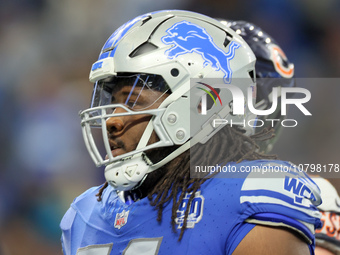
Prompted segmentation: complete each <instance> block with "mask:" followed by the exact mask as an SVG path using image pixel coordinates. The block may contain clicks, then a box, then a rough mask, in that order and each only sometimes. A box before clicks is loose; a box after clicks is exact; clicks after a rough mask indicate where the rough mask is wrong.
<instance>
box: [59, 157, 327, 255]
mask: <svg viewBox="0 0 340 255" xmlns="http://www.w3.org/2000/svg"><path fill="white" fill-rule="evenodd" d="M227 166H228V167H229V170H228V169H227V168H223V169H220V170H221V173H219V174H217V175H216V176H215V177H216V178H211V179H209V180H207V181H205V182H204V183H203V184H202V185H201V188H200V190H199V191H198V192H196V193H195V198H194V199H193V201H192V203H191V204H188V203H187V202H188V199H189V196H190V194H185V197H184V199H183V202H182V204H181V205H180V207H179V209H178V211H177V218H176V219H175V222H176V228H177V231H176V232H174V231H173V230H172V227H171V209H172V202H168V203H167V204H166V205H165V206H164V208H163V218H162V221H161V222H158V221H157V210H156V209H155V208H154V207H153V206H151V205H150V201H149V200H148V198H143V199H141V200H138V201H136V202H134V203H132V204H129V205H128V204H127V203H125V202H123V201H122V200H121V199H120V198H119V196H118V195H117V193H116V192H115V190H113V188H112V187H110V186H109V187H107V188H106V189H105V190H104V192H103V196H102V201H101V202H98V201H97V197H96V196H95V195H96V194H97V193H98V190H99V188H100V187H94V188H91V189H89V190H88V191H86V192H85V193H83V194H82V195H80V196H79V197H78V198H76V199H75V200H74V202H73V203H72V205H71V207H70V209H69V210H68V211H67V212H66V214H65V216H64V218H63V219H62V221H61V224H60V226H61V229H62V232H63V233H62V244H63V252H64V254H65V255H94V254H96V255H108V254H110V255H116V254H125V255H130V254H144V255H149V254H164V255H169V254H195V255H197V254H205V255H206V254H232V253H233V251H234V250H235V248H236V247H237V245H238V244H239V243H240V242H241V241H242V239H243V238H244V237H245V236H246V235H247V234H248V233H249V231H251V230H252V229H253V227H254V226H255V225H256V224H261V225H270V226H280V227H282V226H287V227H289V228H290V229H293V230H295V231H296V233H297V234H299V235H301V236H302V237H303V238H304V239H305V240H306V242H307V243H308V244H309V245H310V250H311V253H313V252H312V247H313V245H314V229H315V227H316V226H318V225H319V224H320V220H319V218H320V216H321V215H320V213H319V212H318V210H317V209H316V207H315V205H316V204H318V203H319V202H320V196H319V189H318V187H317V186H316V185H315V183H314V182H313V181H312V180H311V179H310V178H309V177H307V175H305V174H304V173H301V172H299V171H296V169H295V168H294V167H293V166H292V165H291V164H289V163H287V162H283V161H265V160H258V161H244V162H241V163H239V164H236V163H230V164H228V165H227ZM269 166H271V168H270V167H269ZM273 166H276V167H277V168H276V170H275V168H273ZM261 169H262V171H261V172H259V171H260V170H261ZM227 170H228V171H229V172H228V173H224V172H226V171H227ZM264 172H265V173H264ZM187 206H190V209H189V216H188V219H187V225H186V227H187V229H186V230H185V232H184V235H183V238H182V240H181V241H178V238H179V233H180V230H181V228H182V227H183V224H184V212H185V210H186V208H187Z"/></svg>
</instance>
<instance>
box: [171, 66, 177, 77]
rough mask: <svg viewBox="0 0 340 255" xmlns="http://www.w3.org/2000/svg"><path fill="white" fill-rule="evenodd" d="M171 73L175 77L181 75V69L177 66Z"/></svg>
mask: <svg viewBox="0 0 340 255" xmlns="http://www.w3.org/2000/svg"><path fill="white" fill-rule="evenodd" d="M170 73H171V75H172V76H173V77H177V76H178V75H179V71H178V69H177V68H173V69H171V71H170Z"/></svg>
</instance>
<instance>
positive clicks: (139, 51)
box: [129, 42, 158, 58]
mask: <svg viewBox="0 0 340 255" xmlns="http://www.w3.org/2000/svg"><path fill="white" fill-rule="evenodd" d="M156 49H158V47H157V46H156V45H154V44H152V43H149V42H146V43H143V44H141V45H139V46H138V47H137V48H136V49H135V50H134V51H132V52H131V53H130V55H129V57H130V58H134V57H137V56H140V55H143V54H145V53H148V52H151V51H154V50H156Z"/></svg>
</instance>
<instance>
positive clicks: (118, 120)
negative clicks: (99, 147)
mask: <svg viewBox="0 0 340 255" xmlns="http://www.w3.org/2000/svg"><path fill="white" fill-rule="evenodd" d="M122 112H125V110H124V109H120V108H116V109H115V110H114V111H113V113H114V114H117V113H122ZM123 119H124V117H123V116H118V117H110V118H108V119H107V120H106V129H107V131H108V133H110V134H112V133H117V132H119V131H121V130H123V129H124V120H123Z"/></svg>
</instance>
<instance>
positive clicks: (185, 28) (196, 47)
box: [162, 21, 240, 83]
mask: <svg viewBox="0 0 340 255" xmlns="http://www.w3.org/2000/svg"><path fill="white" fill-rule="evenodd" d="M166 32H167V33H168V35H166V36H163V37H162V42H163V43H164V44H167V45H169V44H175V46H173V47H171V48H170V49H168V50H166V51H165V54H166V55H167V56H168V58H170V59H173V58H177V57H178V56H179V55H183V54H187V53H192V52H195V53H198V54H200V55H201V56H202V58H203V59H204V66H206V65H211V66H212V67H213V68H214V69H215V70H216V71H219V70H222V71H223V73H224V74H225V75H224V78H223V79H224V82H225V83H230V82H231V76H232V71H231V69H230V60H231V59H233V58H234V56H235V50H236V49H238V48H239V47H240V44H239V43H237V42H235V41H232V42H231V43H230V45H229V51H228V52H225V51H223V50H222V49H220V48H219V47H217V45H216V44H215V43H214V41H213V39H212V38H211V36H210V35H209V34H208V33H207V32H206V30H205V29H204V28H202V27H200V26H197V25H195V24H192V23H190V22H188V21H182V22H179V23H176V24H174V25H173V26H172V27H170V28H169V29H167V30H166Z"/></svg>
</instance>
